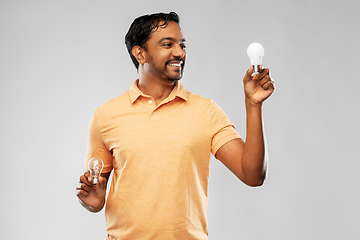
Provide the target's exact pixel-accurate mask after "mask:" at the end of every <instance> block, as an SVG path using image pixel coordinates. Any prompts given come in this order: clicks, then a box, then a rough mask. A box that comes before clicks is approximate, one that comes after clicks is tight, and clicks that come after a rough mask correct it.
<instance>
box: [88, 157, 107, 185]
mask: <svg viewBox="0 0 360 240" xmlns="http://www.w3.org/2000/svg"><path fill="white" fill-rule="evenodd" d="M88 167H89V171H90V177H92V183H93V184H95V185H96V184H97V183H98V182H99V176H100V174H101V170H102V169H103V167H104V163H103V161H102V160H101V159H100V158H97V157H94V158H92V159H90V161H89V163H88Z"/></svg>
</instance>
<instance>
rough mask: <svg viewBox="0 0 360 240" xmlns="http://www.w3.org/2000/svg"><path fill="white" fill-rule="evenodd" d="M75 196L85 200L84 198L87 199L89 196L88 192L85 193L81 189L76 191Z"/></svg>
mask: <svg viewBox="0 0 360 240" xmlns="http://www.w3.org/2000/svg"><path fill="white" fill-rule="evenodd" d="M75 194H76V196H77V197H78V198H80V199H81V198H83V197H87V196H88V195H89V193H88V192H86V191H84V190H81V189H76V190H75Z"/></svg>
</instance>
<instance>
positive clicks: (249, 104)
mask: <svg viewBox="0 0 360 240" xmlns="http://www.w3.org/2000/svg"><path fill="white" fill-rule="evenodd" d="M245 106H246V108H247V109H249V108H251V109H261V108H262V102H254V101H252V100H251V99H250V98H248V97H245Z"/></svg>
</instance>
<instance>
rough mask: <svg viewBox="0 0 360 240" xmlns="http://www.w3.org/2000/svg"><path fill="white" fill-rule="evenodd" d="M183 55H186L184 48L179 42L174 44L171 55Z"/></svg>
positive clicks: (182, 56)
mask: <svg viewBox="0 0 360 240" xmlns="http://www.w3.org/2000/svg"><path fill="white" fill-rule="evenodd" d="M185 55H186V51H185V50H184V48H183V47H182V46H181V45H180V44H176V45H175V48H174V51H173V56H174V57H181V58H184V57H185Z"/></svg>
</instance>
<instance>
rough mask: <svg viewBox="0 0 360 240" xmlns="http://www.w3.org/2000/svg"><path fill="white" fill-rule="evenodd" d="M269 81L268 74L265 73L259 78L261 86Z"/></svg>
mask: <svg viewBox="0 0 360 240" xmlns="http://www.w3.org/2000/svg"><path fill="white" fill-rule="evenodd" d="M269 81H271V79H270V76H269V75H266V76H265V77H263V78H262V79H261V80H260V85H261V86H264V84H265V83H267V82H269Z"/></svg>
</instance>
